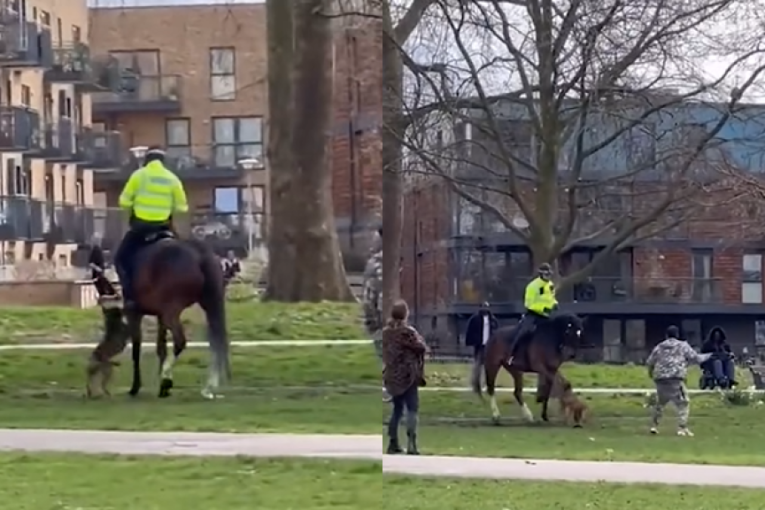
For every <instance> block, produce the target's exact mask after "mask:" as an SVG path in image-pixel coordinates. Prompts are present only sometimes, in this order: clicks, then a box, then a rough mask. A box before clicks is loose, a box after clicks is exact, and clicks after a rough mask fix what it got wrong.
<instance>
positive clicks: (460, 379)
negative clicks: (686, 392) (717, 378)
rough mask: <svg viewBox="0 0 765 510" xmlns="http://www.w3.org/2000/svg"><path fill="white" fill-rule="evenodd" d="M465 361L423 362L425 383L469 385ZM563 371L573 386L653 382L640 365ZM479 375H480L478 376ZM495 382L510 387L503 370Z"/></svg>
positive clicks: (745, 382)
mask: <svg viewBox="0 0 765 510" xmlns="http://www.w3.org/2000/svg"><path fill="white" fill-rule="evenodd" d="M470 370H471V365H470V364H469V363H467V362H466V363H429V364H427V365H426V371H427V379H428V382H430V383H432V384H433V385H434V386H469V385H470ZM562 370H563V373H564V374H565V375H566V378H568V379H569V380H570V381H571V383H572V384H573V385H574V387H575V388H652V387H653V383H652V382H651V379H650V378H649V377H648V373H647V372H646V369H645V367H644V366H640V365H606V364H598V365H595V364H582V363H579V364H577V363H566V364H564V365H563V368H562ZM736 370H737V375H738V378H739V382H740V383H741V386H742V387H744V388H747V387H749V386H750V385H751V384H752V377H751V375H750V373H749V370H747V369H744V368H737V369H736ZM699 376H700V371H699V368H698V367H691V368H690V369H689V370H688V384H689V387H691V388H697V387H698V381H699ZM481 377H482V378H483V375H482V376H481ZM497 381H498V382H497V385H498V386H502V387H508V388H512V387H513V379H512V378H511V377H510V374H508V373H507V372H505V371H504V370H503V371H502V372H501V373H500V375H499V377H498V379H497ZM525 383H526V385H527V386H531V387H532V388H535V387H536V376H534V375H531V374H527V375H526V377H525Z"/></svg>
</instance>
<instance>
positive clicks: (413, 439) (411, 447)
mask: <svg viewBox="0 0 765 510" xmlns="http://www.w3.org/2000/svg"><path fill="white" fill-rule="evenodd" d="M406 437H407V439H408V441H407V445H406V454H407V455H419V454H420V451H419V450H418V449H417V434H416V433H414V432H409V433H407V435H406Z"/></svg>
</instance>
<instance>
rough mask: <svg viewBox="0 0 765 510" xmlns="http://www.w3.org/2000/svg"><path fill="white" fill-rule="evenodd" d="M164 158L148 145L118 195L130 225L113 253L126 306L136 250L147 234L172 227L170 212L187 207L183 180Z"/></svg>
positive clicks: (130, 299)
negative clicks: (136, 167) (126, 212)
mask: <svg viewBox="0 0 765 510" xmlns="http://www.w3.org/2000/svg"><path fill="white" fill-rule="evenodd" d="M164 162H165V152H164V151H163V150H162V149H160V148H158V147H150V148H149V149H148V150H147V152H146V156H145V158H144V163H143V167H141V168H139V169H138V170H136V171H134V172H133V173H132V175H131V176H130V178H129V179H128V181H127V183H126V184H125V188H124V189H123V190H122V194H121V195H120V198H119V205H120V208H122V209H125V210H126V211H129V212H130V220H129V225H130V228H129V229H128V231H127V233H126V234H125V237H124V238H123V239H122V243H121V244H120V246H119V248H118V249H117V252H116V253H115V255H114V264H115V267H116V269H117V273H118V274H119V277H120V283H121V284H122V295H123V297H124V299H125V307H126V308H131V307H134V306H135V296H134V295H133V282H132V277H133V273H134V271H133V269H134V268H133V265H134V262H135V261H134V260H133V259H134V258H135V255H136V252H137V251H138V250H139V249H140V248H141V247H142V246H143V245H144V244H146V242H147V240H148V238H150V237H151V236H156V235H157V234H160V233H163V232H168V231H172V223H171V222H172V215H173V213H175V212H179V213H185V212H187V211H188V210H189V206H188V202H187V200H186V192H185V190H184V189H183V183H181V180H180V179H179V178H178V176H177V175H175V174H174V173H173V172H172V171H170V170H168V169H167V168H166V167H165V163H164Z"/></svg>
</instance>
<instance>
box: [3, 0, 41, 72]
mask: <svg viewBox="0 0 765 510" xmlns="http://www.w3.org/2000/svg"><path fill="white" fill-rule="evenodd" d="M52 49H53V45H52V39H51V33H50V30H47V29H42V28H40V27H38V26H37V25H36V24H35V23H32V22H29V21H26V20H25V19H24V18H23V17H21V16H19V14H18V13H15V12H12V11H8V10H4V11H2V12H0V67H42V68H46V69H47V68H49V67H50V66H51V65H52V63H53V51H52Z"/></svg>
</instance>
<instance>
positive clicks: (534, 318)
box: [508, 262, 558, 364]
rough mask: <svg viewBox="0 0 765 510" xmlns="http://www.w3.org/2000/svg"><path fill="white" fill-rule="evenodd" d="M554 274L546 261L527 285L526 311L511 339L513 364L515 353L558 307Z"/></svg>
mask: <svg viewBox="0 0 765 510" xmlns="http://www.w3.org/2000/svg"><path fill="white" fill-rule="evenodd" d="M552 274H553V271H552V267H551V266H550V264H548V263H546V262H545V263H544V264H541V265H540V266H539V269H538V270H537V277H536V278H534V279H533V280H532V281H531V282H530V283H529V284H528V285H527V286H526V292H525V294H524V299H523V304H524V307H525V308H526V313H525V314H524V315H523V317H522V318H521V322H520V324H519V325H518V329H517V330H516V332H515V335H513V338H512V340H511V344H510V349H509V351H510V359H509V360H508V363H510V364H512V362H513V358H514V357H515V353H516V352H517V350H518V348H519V347H520V346H521V345H523V342H525V341H526V340H528V339H529V338H531V337H532V336H533V335H534V332H535V331H536V329H537V326H539V325H540V324H541V323H543V322H546V321H548V320H549V319H550V314H551V313H552V312H553V311H554V310H555V309H556V308H558V300H557V299H556V297H555V286H554V284H553V282H552V281H551V280H552Z"/></svg>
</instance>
